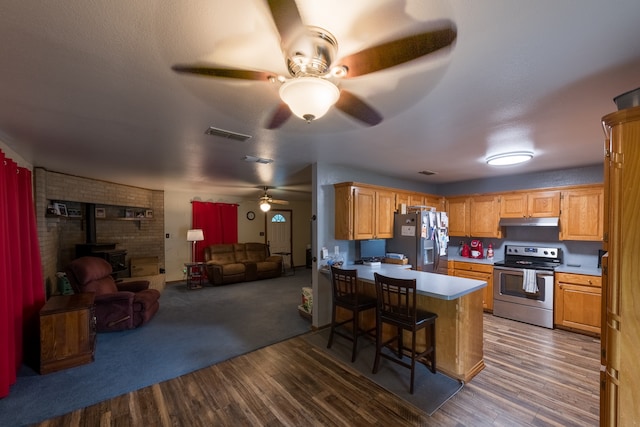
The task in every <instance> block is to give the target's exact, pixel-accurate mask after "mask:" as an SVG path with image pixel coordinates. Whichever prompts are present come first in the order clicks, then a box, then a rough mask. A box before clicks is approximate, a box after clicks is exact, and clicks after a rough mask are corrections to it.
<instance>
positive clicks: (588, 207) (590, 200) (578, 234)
mask: <svg viewBox="0 0 640 427" xmlns="http://www.w3.org/2000/svg"><path fill="white" fill-rule="evenodd" d="M561 197H562V200H561V212H560V240H592V241H600V240H602V236H603V223H604V188H603V187H602V186H601V185H595V186H592V187H589V188H580V189H570V190H566V191H562V196H561Z"/></svg>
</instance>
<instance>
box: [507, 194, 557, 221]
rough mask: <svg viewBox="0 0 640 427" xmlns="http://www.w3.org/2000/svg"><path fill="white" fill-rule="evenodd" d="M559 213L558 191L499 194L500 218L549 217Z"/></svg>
mask: <svg viewBox="0 0 640 427" xmlns="http://www.w3.org/2000/svg"><path fill="white" fill-rule="evenodd" d="M559 215H560V191H534V192H527V193H510V194H504V195H502V196H501V201H500V217H501V218H549V217H557V216H559Z"/></svg>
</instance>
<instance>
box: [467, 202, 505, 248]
mask: <svg viewBox="0 0 640 427" xmlns="http://www.w3.org/2000/svg"><path fill="white" fill-rule="evenodd" d="M470 203H471V207H470V220H471V221H470V224H469V232H470V233H471V237H496V238H498V237H501V236H502V233H501V231H500V225H499V224H500V197H498V196H473V197H471V198H470Z"/></svg>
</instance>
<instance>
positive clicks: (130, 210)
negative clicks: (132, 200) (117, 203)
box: [124, 209, 134, 218]
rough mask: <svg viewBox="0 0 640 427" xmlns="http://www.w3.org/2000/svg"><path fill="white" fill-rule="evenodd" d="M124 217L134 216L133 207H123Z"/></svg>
mask: <svg viewBox="0 0 640 427" xmlns="http://www.w3.org/2000/svg"><path fill="white" fill-rule="evenodd" d="M124 217H125V218H133V217H134V213H133V209H125V211H124Z"/></svg>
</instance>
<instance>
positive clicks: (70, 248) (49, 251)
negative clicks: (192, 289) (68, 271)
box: [34, 168, 164, 294]
mask: <svg viewBox="0 0 640 427" xmlns="http://www.w3.org/2000/svg"><path fill="white" fill-rule="evenodd" d="M34 197H35V204H36V216H37V225H38V237H39V240H40V251H41V257H42V268H43V274H44V277H45V284H46V290H47V294H51V293H52V292H53V291H55V289H56V276H55V275H56V272H58V271H63V270H64V267H65V266H66V265H67V264H68V263H69V262H70V261H71V260H72V259H73V258H74V257H75V245H76V244H78V243H85V242H86V228H85V227H86V222H85V220H84V216H85V211H86V203H92V204H95V205H96V206H97V207H102V208H104V209H105V211H106V212H107V216H108V218H107V219H97V220H96V241H97V242H98V243H117V246H116V248H117V249H126V251H127V265H129V261H130V259H131V258H135V257H146V256H157V257H158V259H159V262H160V268H164V192H163V191H158V190H148V189H144V188H138V187H131V186H127V185H122V184H116V183H112V182H106V181H99V180H94V179H89V178H83V177H78V176H73V175H66V174H62V173H58V172H51V171H47V170H45V169H43V168H34ZM52 202H60V203H64V204H65V205H66V206H67V209H69V208H71V209H78V210H80V211H81V213H82V218H69V217H67V218H64V217H51V216H47V207H48V206H49V204H51V203H52ZM126 209H131V210H132V211H133V212H134V213H136V212H144V211H146V210H151V211H152V212H153V216H152V218H144V219H141V220H122V219H120V218H122V217H124V216H125V215H124V212H125V210H126Z"/></svg>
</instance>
